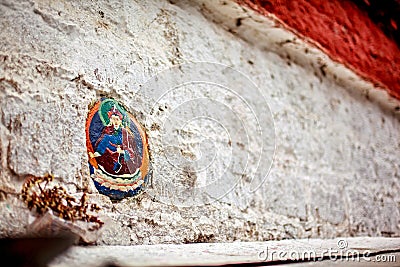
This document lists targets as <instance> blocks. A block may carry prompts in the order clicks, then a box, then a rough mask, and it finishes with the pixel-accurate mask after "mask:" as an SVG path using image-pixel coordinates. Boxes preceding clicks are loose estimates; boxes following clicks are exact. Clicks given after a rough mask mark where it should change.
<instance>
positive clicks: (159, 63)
mask: <svg viewBox="0 0 400 267" xmlns="http://www.w3.org/2000/svg"><path fill="white" fill-rule="evenodd" d="M205 13H210V12H209V11H207V9H206V8H205V6H204V5H203V6H202V5H199V6H197V5H194V4H191V3H187V2H185V1H182V2H180V1H177V2H176V3H175V2H173V3H171V2H168V1H165V2H164V1H146V2H144V1H143V2H142V1H137V2H135V1H124V2H119V1H99V2H97V3H91V2H88V3H86V2H85V1H81V2H75V1H58V2H57V1H56V2H53V1H18V2H17V1H2V3H1V4H0V14H1V15H0V18H1V19H0V27H1V29H2V30H1V32H0V34H1V36H0V37H1V38H0V99H1V101H0V103H1V106H0V109H1V112H0V119H1V124H0V140H1V142H0V143H1V150H0V156H1V173H0V174H1V178H0V179H1V191H2V198H1V202H0V205H1V210H0V213H1V215H0V229H1V235H2V236H16V235H20V234H24V233H25V231H26V229H27V225H28V224H29V222H30V221H31V220H32V218H31V217H29V212H28V210H27V209H26V208H25V206H24V204H23V203H22V202H21V201H20V200H18V199H17V194H18V192H19V190H20V188H21V185H22V183H23V178H24V176H25V175H26V174H34V175H43V174H45V173H46V172H51V173H53V174H54V175H55V176H56V177H57V180H58V181H59V182H60V183H61V184H63V185H64V186H65V187H67V189H68V190H69V192H71V193H77V194H79V192H81V191H82V190H83V189H84V188H88V190H89V192H90V193H91V199H92V200H93V201H96V202H97V203H99V204H100V205H101V206H102V208H103V213H104V214H105V215H106V216H107V217H108V218H109V220H107V224H106V225H105V227H104V230H103V232H102V235H101V236H100V237H99V239H98V241H97V244H149V243H180V242H205V241H208V242H221V241H233V240H267V239H282V238H294V237H296V238H300V237H303V238H306V237H321V238H326V237H335V236H348V235H372V236H381V235H392V236H395V235H399V234H400V228H399V227H400V226H399V225H400V224H399V223H400V213H399V204H400V195H399V189H400V180H399V179H400V166H399V160H398V158H399V153H400V152H399V151H400V150H399V148H400V142H399V140H400V131H399V130H400V123H399V117H398V114H394V113H393V112H392V111H390V110H385V108H384V107H381V106H379V105H377V104H376V103H372V102H371V101H370V100H369V99H368V97H365V96H364V95H362V94H361V93H360V91H358V90H356V89H355V88H347V87H344V86H343V85H339V84H338V83H336V82H335V81H333V80H332V79H329V78H327V77H324V76H322V75H318V74H316V73H314V71H313V69H311V68H308V67H305V66H300V65H297V64H295V63H293V62H291V61H290V60H288V59H286V58H282V57H280V56H278V55H277V54H276V53H273V52H270V51H268V50H262V49H260V48H259V47H257V46H253V45H251V44H249V43H247V42H246V41H243V40H242V39H240V38H239V37H237V36H236V35H235V34H232V33H230V32H229V31H226V30H225V29H224V28H223V27H221V26H220V25H219V23H214V22H212V20H211V19H210V17H208V16H204V14H205ZM193 61H203V62H218V63H221V64H224V65H227V66H230V67H232V68H233V69H235V70H238V71H240V72H241V73H243V74H244V75H246V76H247V77H248V78H249V79H250V80H251V81H252V82H254V84H255V85H257V87H258V88H259V90H260V91H261V93H262V95H264V96H265V98H266V102H262V101H260V99H259V98H258V95H257V94H256V93H255V92H254V91H251V90H252V88H253V87H251V86H249V88H250V89H249V92H248V93H245V90H244V92H241V93H242V94H243V95H242V97H244V98H246V100H247V103H249V104H250V105H251V106H255V107H258V109H259V110H264V111H265V114H269V113H268V112H269V109H268V106H267V105H266V104H268V105H269V107H270V110H271V113H272V118H273V120H274V123H273V124H270V125H268V126H270V127H267V128H268V129H270V130H269V131H272V132H274V133H275V135H274V136H275V138H274V137H273V135H271V140H272V139H274V140H275V144H274V145H275V148H276V149H275V152H274V153H273V151H270V152H271V153H269V154H267V155H265V157H267V158H268V157H272V155H274V162H273V164H272V168H271V170H270V172H269V175H268V177H267V179H266V180H265V181H264V183H263V184H262V186H261V188H259V189H258V190H256V191H255V192H250V191H249V190H248V189H247V187H248V186H249V185H250V183H251V181H248V180H246V179H245V178H246V177H245V176H246V175H244V176H243V177H244V179H242V180H240V181H239V182H238V185H237V187H236V188H235V189H234V190H233V191H231V192H230V193H228V195H226V196H224V197H223V198H221V199H219V200H217V201H214V202H212V203H210V204H207V205H199V206H196V207H182V206H180V205H168V204H164V203H163V202H162V201H159V199H158V197H157V196H154V195H149V194H144V195H142V196H141V197H140V198H139V199H126V200H123V201H120V202H116V203H113V202H111V201H110V200H109V199H108V198H107V197H105V196H102V195H98V194H97V192H96V189H94V188H93V185H92V182H91V180H90V177H89V170H88V167H87V159H88V158H87V154H86V148H85V129H84V125H85V120H86V115H87V112H88V105H89V104H90V103H91V102H92V101H93V100H95V99H97V98H99V97H100V96H111V97H115V98H116V99H118V100H119V101H121V102H122V103H124V104H125V105H126V106H127V107H128V108H129V110H130V111H131V112H132V113H133V114H135V115H136V116H137V118H138V120H139V121H140V122H141V123H142V124H143V125H145V126H146V128H147V132H148V137H149V145H150V151H151V153H152V161H153V162H152V163H153V168H154V177H153V183H154V184H157V182H158V181H161V180H165V179H166V177H167V178H168V179H170V180H171V181H173V183H174V181H176V183H186V184H189V185H190V184H191V185H192V186H194V187H195V186H196V177H197V176H193V175H194V174H195V173H194V172H192V171H189V172H188V171H183V172H182V170H180V169H174V168H173V166H172V167H171V164H169V163H168V162H167V160H166V159H165V157H162V156H160V155H162V154H163V153H165V149H166V148H165V147H162V145H163V142H162V131H163V129H162V127H161V129H159V128H158V127H151V126H152V125H153V122H154V121H156V122H157V121H162V118H164V117H165V116H166V117H168V116H169V115H170V114H172V113H173V110H174V109H173V107H178V106H179V105H181V104H182V103H183V102H182V100H181V98H183V97H185V96H188V95H189V96H192V98H195V97H196V96H197V95H199V96H204V94H205V93H204V92H207V94H208V97H209V98H211V99H216V98H218V94H216V93H215V92H218V91H207V90H206V89H207V88H206V89H204V91H202V89H203V87H201V86H199V87H196V86H192V87H190V88H188V89H187V90H188V91H187V92H186V91H184V92H183V93H182V94H183V96H182V95H179V94H178V95H174V94H172V95H167V96H165V98H163V99H162V103H164V104H165V105H166V106H167V109H168V108H169V110H171V107H172V111H168V110H167V111H165V112H164V113H163V112H162V111H164V110H160V112H159V113H156V114H153V115H152V117H151V119H149V117H148V116H147V115H149V114H147V113H146V112H144V110H141V108H142V107H143V106H145V105H148V104H151V103H153V101H155V99H151V98H150V99H148V98H146V97H144V96H143V95H142V94H138V92H141V93H143V94H144V95H145V94H146V90H150V89H154V88H150V87H149V83H146V81H147V80H149V79H151V78H152V77H153V76H154V75H156V74H157V73H159V72H161V71H164V70H166V69H169V68H170V67H173V66H177V65H178V64H181V63H187V62H193ZM178 69H179V68H178ZM184 70H185V68H183V70H182V72H183V74H185V72H184ZM199 72H200V73H205V74H204V75H206V76H207V75H211V74H207V73H209V72H207V71H206V70H203V69H200V70H199ZM230 78H231V76H228V79H230ZM173 79H175V77H171V80H168V79H167V80H166V81H167V82H171V84H173V82H174V80H173ZM151 84H152V83H150V85H151ZM239 84H240V83H239ZM143 88H144V89H143ZM245 89H246V88H245ZM143 90H144V91H143ZM196 90H197V91H196ZM213 92H214V93H213ZM231 103H235V102H234V101H233V102H231ZM200 108H203V109H204V107H201V106H200ZM230 108H231V110H234V109H233V108H232V107H230ZM189 111H190V112H192V113H195V110H194V109H189ZM209 113H210V115H216V114H219V113H220V110H218V109H216V108H215V109H210V110H209ZM244 117H245V116H244ZM226 118H228V119H227V120H226V121H224V123H225V125H224V127H225V128H226V127H227V128H229V127H231V126H232V125H235V123H236V121H235V120H234V119H233V118H231V116H230V114H228V115H227V116H226ZM230 121H231V122H230ZM230 123H231V124H230ZM199 125H200V126H201V124H197V125H195V126H193V127H191V126H190V125H189V128H188V129H186V130H187V131H186V133H184V134H183V135H185V136H184V138H185V140H186V141H185V142H183V143H182V144H180V145H178V147H177V148H178V150H179V149H180V151H181V153H182V154H185V155H189V156H190V155H192V156H193V155H194V156H193V157H194V158H196V157H205V158H208V157H212V156H213V155H214V154H213V153H211V151H202V152H203V154H202V155H200V156H199V154H201V152H200V153H199V152H198V151H199V150H198V146H199V145H200V144H201V142H202V139H201V138H198V137H199V136H200V137H204V138H207V139H211V140H213V142H214V144H215V147H216V148H218V149H217V150H218V151H225V150H224V149H225V148H227V147H228V146H233V147H234V148H236V149H239V150H240V151H241V152H240V153H239V154H240V156H238V155H239V154H237V155H236V154H232V155H231V156H232V157H231V158H230V157H228V156H227V155H228V154H226V155H225V154H224V153H219V154H218V153H217V155H218V159H219V160H220V162H222V163H224V162H225V160H227V161H231V160H239V161H241V160H242V158H241V157H242V155H243V153H244V155H245V156H246V155H247V157H248V158H249V159H250V160H249V164H250V167H252V166H256V165H257V164H256V163H257V157H258V147H257V141H259V140H257V139H254V138H253V137H252V133H248V134H247V136H244V137H243V138H247V137H249V140H250V141H249V143H248V145H246V144H242V143H239V142H233V145H232V144H231V143H230V142H229V141H228V142H227V139H225V138H224V136H225V135H221V130H217V131H214V132H213V131H209V129H210V128H207V131H202V129H201V128H200V129H199ZM212 125H213V124H209V125H207V126H209V127H211V126H212ZM273 125H274V129H273ZM264 127H265V125H264ZM271 129H272V130H271ZM199 133H200V134H199ZM201 133H202V134H203V136H201V135H202V134H201ZM181 134H182V133H181ZM243 134H244V133H243ZM221 136H222V137H221ZM239 137H240V135H239ZM178 138H179V136H178V134H177V137H176V139H178ZM191 138H192V139H191ZM182 151H183V152H182ZM204 152H209V153H210V154H207V153H204ZM225 157H226V158H225ZM235 157H239V158H235ZM266 165H268V164H266ZM221 168H223V166H221ZM250 170H251V168H250ZM215 171H216V173H219V172H217V171H218V168H217V169H216V170H215ZM228 171H229V170H228ZM258 171H259V172H260V171H261V172H264V173H265V174H268V171H269V169H268V166H267V168H265V169H261V170H258ZM227 175H228V176H229V175H233V176H234V175H237V174H234V173H228V174H227ZM240 175H242V174H240ZM193 177H195V179H194V178H193ZM220 177H224V175H222V174H220V173H219V176H218V177H217V178H220ZM191 179H192V180H193V179H194V182H193V181H191ZM197 179H199V178H197ZM164 202H165V201H164Z"/></svg>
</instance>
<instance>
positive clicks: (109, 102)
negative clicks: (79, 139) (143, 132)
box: [99, 99, 127, 126]
mask: <svg viewBox="0 0 400 267" xmlns="http://www.w3.org/2000/svg"><path fill="white" fill-rule="evenodd" d="M112 109H116V110H118V111H119V112H120V113H121V114H122V116H123V118H122V125H124V126H126V123H127V115H126V110H125V108H124V107H123V106H121V105H120V104H119V103H118V102H117V101H115V100H114V99H106V100H104V101H103V102H101V105H100V108H99V115H100V119H101V121H102V122H103V125H104V126H107V125H109V124H110V116H108V112H110V110H112Z"/></svg>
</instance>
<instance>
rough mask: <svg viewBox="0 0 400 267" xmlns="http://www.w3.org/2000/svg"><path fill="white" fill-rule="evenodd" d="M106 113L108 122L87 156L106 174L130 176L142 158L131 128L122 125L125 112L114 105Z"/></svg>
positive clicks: (119, 176)
mask: <svg viewBox="0 0 400 267" xmlns="http://www.w3.org/2000/svg"><path fill="white" fill-rule="evenodd" d="M106 114H107V115H106V116H107V117H108V121H109V123H108V125H105V127H104V128H103V131H102V133H101V135H100V137H99V138H98V140H97V141H96V143H95V145H94V147H93V148H94V151H95V152H94V153H93V152H89V156H90V157H91V158H95V159H96V161H97V164H98V166H99V169H100V170H101V171H102V172H104V173H105V174H106V175H108V176H111V177H114V178H123V177H131V176H132V175H133V174H134V173H135V172H136V171H137V170H138V168H139V167H140V164H141V160H142V158H141V156H140V154H139V153H138V151H137V145H136V142H135V139H134V137H133V134H132V132H131V130H130V129H129V127H125V126H124V125H123V121H124V119H126V118H125V116H126V114H124V112H123V111H121V110H119V109H118V108H117V107H116V105H114V106H112V107H111V109H110V110H109V111H108V112H107V113H106ZM128 121H129V120H128Z"/></svg>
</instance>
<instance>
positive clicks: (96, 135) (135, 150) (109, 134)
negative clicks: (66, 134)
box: [86, 98, 149, 199]
mask: <svg viewBox="0 0 400 267" xmlns="http://www.w3.org/2000/svg"><path fill="white" fill-rule="evenodd" d="M86 146H87V152H88V157H89V168H90V176H91V178H92V180H93V182H94V185H95V186H96V188H97V190H98V191H99V192H100V193H101V194H104V195H107V196H109V197H110V198H111V199H122V198H125V197H133V196H136V195H138V194H140V193H141V192H143V190H144V189H145V188H146V186H147V184H148V180H149V152H148V145H147V138H146V134H145V132H144V130H143V128H142V127H141V125H140V124H139V123H138V122H137V121H136V119H135V118H134V117H133V116H132V115H131V114H129V113H128V112H127V111H126V109H125V108H124V107H123V106H122V105H121V104H120V103H118V102H117V101H116V100H115V99H112V98H102V99H100V100H99V101H97V102H96V103H95V104H94V105H93V107H92V108H91V109H90V111H89V114H88V117H87V120H86Z"/></svg>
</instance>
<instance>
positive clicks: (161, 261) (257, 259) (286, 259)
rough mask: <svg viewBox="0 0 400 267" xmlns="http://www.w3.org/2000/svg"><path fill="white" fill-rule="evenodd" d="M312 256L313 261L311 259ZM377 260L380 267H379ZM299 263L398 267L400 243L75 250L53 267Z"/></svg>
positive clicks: (327, 242) (355, 240)
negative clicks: (303, 256)
mask: <svg viewBox="0 0 400 267" xmlns="http://www.w3.org/2000/svg"><path fill="white" fill-rule="evenodd" d="M340 247H343V249H340ZM355 252H357V253H359V255H360V256H359V260H357V258H356V257H354V259H352V258H346V255H355V254H351V253H355ZM307 253H308V254H307ZM310 253H311V256H312V257H311V260H310V259H307V258H308V256H307V255H310ZM312 253H315V254H312ZM266 254H268V257H266ZM296 255H305V257H306V258H305V259H304V260H302V259H301V256H296ZM341 255H342V256H341ZM364 255H365V256H368V258H363V256H364ZM378 255H379V256H380V262H378V261H377V259H378V258H379V257H378V258H377V256H378ZM322 256H324V257H323V258H322ZM296 257H299V260H298V261H297V260H294V259H295V258H296ZM330 257H331V258H330ZM383 259H385V262H384V261H383ZM296 262H297V263H300V264H296V266H299V265H307V266H310V265H313V264H315V265H317V266H331V265H336V264H340V265H346V266H348V265H350V266H353V265H357V266H396V264H399V262H400V238H381V237H378V238H371V237H353V238H336V239H297V240H296V239H291V240H282V241H266V242H233V243H194V244H179V245H177V244H160V245H140V246H86V247H80V246H73V247H71V248H70V249H69V250H68V251H66V252H65V253H64V254H62V255H61V256H59V257H57V258H55V259H54V260H53V261H52V262H51V263H50V265H49V266H51V267H64V266H198V265H201V266H215V265H251V266H260V265H264V266H265V265H281V264H282V265H286V264H291V263H296ZM301 263H302V264H301ZM397 266H398V265H397Z"/></svg>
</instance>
